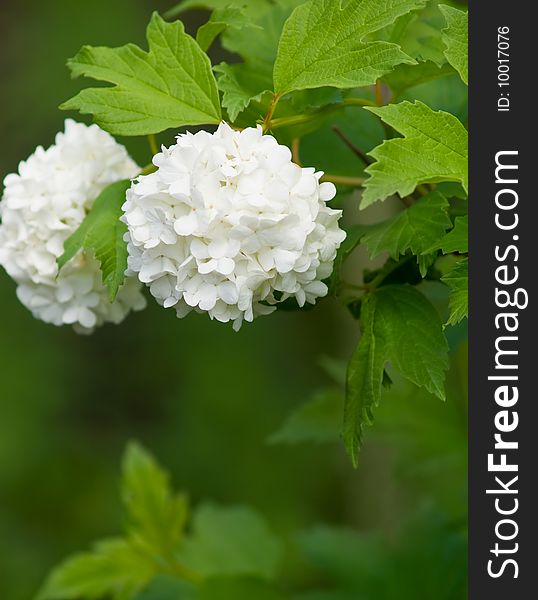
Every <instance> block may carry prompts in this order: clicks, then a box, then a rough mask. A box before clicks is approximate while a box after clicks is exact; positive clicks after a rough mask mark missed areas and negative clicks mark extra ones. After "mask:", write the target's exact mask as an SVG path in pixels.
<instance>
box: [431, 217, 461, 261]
mask: <svg viewBox="0 0 538 600" xmlns="http://www.w3.org/2000/svg"><path fill="white" fill-rule="evenodd" d="M435 250H441V251H442V252H443V254H450V253H451V252H458V253H460V254H467V252H469V217H468V216H467V215H465V216H464V217H456V219H455V221H454V227H453V228H452V229H451V230H450V231H449V232H448V233H447V234H446V235H444V236H443V237H442V238H441V239H440V240H438V242H437V243H436V244H434V245H432V246H431V247H430V248H428V251H429V252H431V251H435Z"/></svg>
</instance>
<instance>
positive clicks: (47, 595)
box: [37, 539, 155, 600]
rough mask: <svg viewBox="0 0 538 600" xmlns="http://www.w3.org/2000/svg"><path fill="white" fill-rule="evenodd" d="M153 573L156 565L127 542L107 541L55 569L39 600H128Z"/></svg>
mask: <svg viewBox="0 0 538 600" xmlns="http://www.w3.org/2000/svg"><path fill="white" fill-rule="evenodd" d="M154 573H155V564H153V563H152V562H151V560H149V559H148V557H147V556H146V555H144V554H143V553H141V552H139V551H138V550H137V549H135V548H134V547H133V546H132V545H131V544H129V543H128V542H126V541H124V540H120V539H110V540H104V541H101V542H98V543H97V544H96V545H95V548H94V550H93V551H92V552H87V553H84V554H77V555H75V556H73V557H72V558H69V559H67V560H66V561H65V562H64V563H62V564H60V565H59V566H58V567H56V568H55V569H54V570H53V571H52V573H51V574H50V576H49V578H48V580H47V581H46V582H45V585H44V587H43V589H42V590H41V591H40V593H39V595H38V597H37V600H68V599H73V600H77V599H79V598H84V599H88V600H93V599H95V600H101V598H104V597H107V598H111V599H113V600H129V599H130V598H133V597H134V596H135V595H136V594H137V593H138V592H139V591H140V590H141V589H142V588H143V587H144V586H145V585H147V584H148V582H149V581H150V580H151V578H152V577H153V575H154Z"/></svg>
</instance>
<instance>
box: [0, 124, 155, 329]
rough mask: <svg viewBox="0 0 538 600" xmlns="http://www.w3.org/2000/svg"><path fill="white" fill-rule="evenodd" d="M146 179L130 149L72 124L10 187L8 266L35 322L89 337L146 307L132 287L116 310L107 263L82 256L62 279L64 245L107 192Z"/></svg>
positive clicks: (4, 245)
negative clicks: (104, 272)
mask: <svg viewBox="0 0 538 600" xmlns="http://www.w3.org/2000/svg"><path fill="white" fill-rule="evenodd" d="M138 172H139V169H138V167H137V165H136V164H135V163H134V162H133V161H132V160H131V158H129V156H128V154H127V152H126V150H125V148H124V147H123V146H121V145H120V144H118V143H117V142H116V141H115V140H114V138H112V137H111V136H110V135H109V134H108V133H106V132H104V131H103V130H101V129H100V128H99V127H97V125H91V126H90V127H87V126H86V125H83V124H81V123H75V122H74V121H72V120H70V119H68V120H66V122H65V132H64V133H58V135H57V136H56V143H55V144H54V145H52V146H51V147H50V148H48V149H47V150H44V149H43V148H42V147H41V146H39V147H38V148H37V149H36V151H35V152H34V154H32V155H31V156H30V157H29V158H28V160H26V161H23V162H21V163H20V164H19V172H18V173H12V174H10V175H8V176H7V177H6V178H5V180H4V186H5V189H4V194H3V197H2V201H1V202H0V216H1V218H2V223H1V225H0V264H1V265H2V266H3V267H4V268H5V270H6V271H7V272H8V274H9V275H10V276H11V277H12V278H13V279H14V280H15V281H16V283H17V284H18V287H17V296H18V297H19V299H20V301H21V302H22V303H23V304H24V305H25V306H26V307H27V308H29V309H30V310H31V311H32V313H33V315H34V316H35V317H36V318H38V319H41V320H43V321H45V322H47V323H53V324H54V325H62V324H70V325H73V326H74V328H75V329H76V330H77V331H79V332H81V333H89V332H91V331H92V330H93V329H94V328H95V327H96V326H98V325H101V324H103V323H104V322H107V321H111V322H113V323H119V322H120V321H122V320H123V319H124V317H125V316H126V315H127V313H128V312H129V311H130V310H139V309H141V308H143V307H144V298H143V296H142V293H141V290H140V284H139V283H138V282H137V281H136V280H135V279H132V280H127V282H126V283H125V285H124V286H123V287H122V288H121V290H120V292H119V294H118V296H117V299H116V300H115V301H114V302H113V303H112V304H111V303H110V302H109V301H108V295H107V290H106V289H105V287H104V285H103V284H102V282H101V273H100V270H99V263H98V262H97V261H96V259H95V258H94V257H93V256H91V255H90V254H89V253H83V252H80V253H79V254H78V255H77V256H75V257H74V258H73V259H72V260H71V261H69V263H67V265H65V267H64V268H63V269H62V270H61V271H60V273H58V267H57V264H56V259H57V258H58V257H59V256H61V255H62V254H63V245H64V241H65V240H66V239H67V238H68V237H69V236H70V235H71V234H72V233H73V232H74V231H75V230H76V229H77V228H78V226H79V225H80V223H81V222H82V220H83V219H84V217H85V215H86V213H87V212H88V211H89V210H90V208H91V206H92V203H93V201H94V200H95V198H96V197H97V196H98V195H99V193H100V192H101V191H102V190H103V188H105V187H106V186H107V185H109V184H111V183H114V182H115V181H119V180H121V179H126V178H129V177H134V176H135V175H136V174H137V173H138Z"/></svg>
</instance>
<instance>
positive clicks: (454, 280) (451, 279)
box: [441, 258, 469, 325]
mask: <svg viewBox="0 0 538 600" xmlns="http://www.w3.org/2000/svg"><path fill="white" fill-rule="evenodd" d="M468 268H469V261H468V259H466V258H464V259H463V260H460V261H458V262H457V263H456V264H455V265H454V267H453V268H452V269H451V270H450V271H449V272H448V273H446V274H445V275H443V277H442V278H441V279H442V281H444V283H446V284H447V285H448V287H449V289H450V295H449V297H448V305H449V310H450V316H449V317H448V321H447V325H456V324H457V323H459V322H460V321H461V320H462V319H463V318H465V317H466V316H467V315H468V314H469V289H468V288H469V272H468Z"/></svg>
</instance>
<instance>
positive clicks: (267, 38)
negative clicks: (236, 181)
mask: <svg viewBox="0 0 538 600" xmlns="http://www.w3.org/2000/svg"><path fill="white" fill-rule="evenodd" d="M297 3H298V0H279V1H278V2H277V3H276V4H274V5H272V6H271V7H270V9H268V10H262V11H260V14H256V15H253V16H252V23H253V24H254V25H255V26H256V29H255V30H253V29H252V28H243V29H240V30H234V31H233V32H232V31H230V30H227V31H225V32H224V35H223V37H222V45H223V47H224V48H225V49H226V50H228V52H233V53H235V54H239V56H241V58H242V59H243V62H242V63H238V64H233V65H228V64H226V63H221V64H220V65H218V67H215V71H217V72H218V73H220V74H221V75H220V77H219V79H218V86H219V89H220V90H221V91H222V92H223V99H222V105H223V106H224V108H226V110H227V112H228V115H229V116H230V119H231V120H232V122H235V120H236V119H237V116H238V115H239V114H240V113H241V112H242V111H243V110H245V109H246V108H247V107H248V106H249V105H250V104H251V103H255V102H264V101H267V104H268V102H269V99H270V94H272V89H273V65H274V62H275V58H276V53H277V47H278V40H279V38H280V33H281V31H282V27H283V25H284V22H285V21H286V19H287V18H288V17H289V15H290V13H291V12H292V10H293V9H294V8H295V6H296V5H297ZM264 112H265V111H264ZM248 125H251V123H248Z"/></svg>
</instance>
